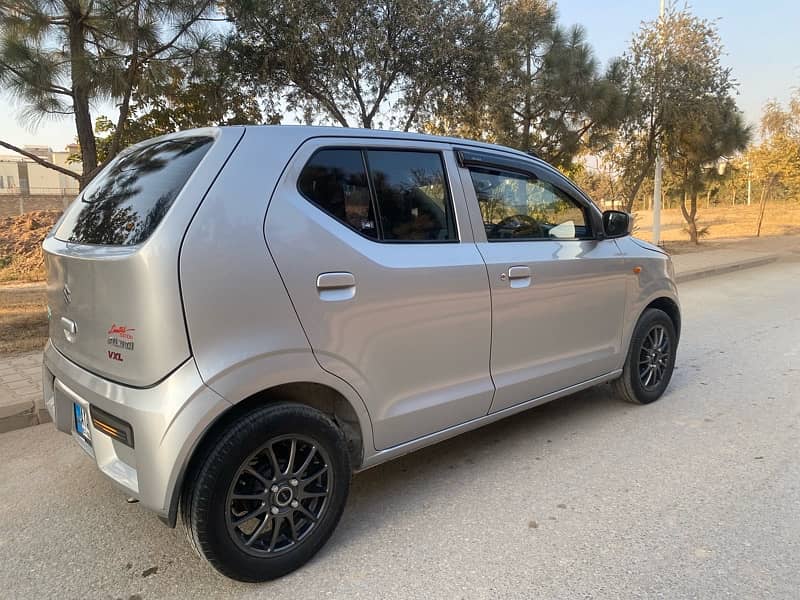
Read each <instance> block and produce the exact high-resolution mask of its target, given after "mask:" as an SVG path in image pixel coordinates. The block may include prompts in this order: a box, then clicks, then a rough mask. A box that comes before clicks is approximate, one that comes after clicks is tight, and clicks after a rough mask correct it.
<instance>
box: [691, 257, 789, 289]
mask: <svg viewBox="0 0 800 600" xmlns="http://www.w3.org/2000/svg"><path fill="white" fill-rule="evenodd" d="M778 258H780V255H778V254H765V255H764V256H758V257H756V258H748V259H745V260H739V261H736V262H731V263H724V264H721V265H713V266H709V267H703V268H700V269H692V270H691V271H686V272H684V273H676V274H675V283H686V282H687V281H693V280H695V279H702V278H704V277H713V276H715V275H722V274H724V273H730V272H732V271H740V270H743V269H752V268H754V267H761V266H763V265H768V264H770V263H773V262H775V261H777V260H778Z"/></svg>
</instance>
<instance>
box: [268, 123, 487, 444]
mask: <svg viewBox="0 0 800 600" xmlns="http://www.w3.org/2000/svg"><path fill="white" fill-rule="evenodd" d="M457 169H458V167H457V165H456V164H455V160H454V157H453V155H452V152H451V151H449V148H448V147H447V146H445V145H442V144H433V143H423V142H420V143H417V144H415V145H414V147H413V148H410V147H409V145H408V142H403V143H399V142H397V141H390V140H379V139H374V138H370V139H357V138H341V139H335V138H321V139H316V140H310V141H309V142H306V144H305V145H303V146H302V147H301V148H300V150H298V152H297V154H296V155H295V157H294V158H293V160H292V162H291V163H290V164H289V166H288V167H287V169H286V171H285V172H284V175H283V176H282V178H281V181H280V182H279V184H278V186H277V188H276V190H275V193H274V194H273V197H272V200H271V202H270V206H269V209H268V211H267V220H266V225H265V233H266V239H267V244H268V246H269V248H270V252H271V253H272V256H273V257H274V259H275V261H276V263H277V265H278V268H279V270H280V273H281V276H282V277H283V280H284V282H285V284H286V287H287V289H288V291H289V294H290V296H291V299H292V302H293V303H294V306H295V308H296V310H297V313H298V315H299V317H300V322H301V323H302V326H303V328H304V330H305V332H306V334H307V336H308V339H309V341H310V343H311V347H312V348H313V350H314V354H315V356H316V358H317V360H318V361H319V363H320V365H321V366H322V367H323V368H324V369H326V370H327V371H329V372H331V373H333V374H335V375H337V376H339V377H341V378H342V379H344V380H345V381H347V382H348V383H349V384H350V385H352V386H353V387H354V388H355V390H356V391H357V392H358V393H359V394H360V395H361V397H362V398H363V399H364V402H365V404H366V405H367V408H368V410H369V413H370V417H371V418H372V423H373V435H374V440H375V446H376V448H377V449H379V450H380V449H384V448H388V447H390V446H394V445H396V444H400V443H402V442H406V441H409V440H412V439H415V438H418V437H421V436H424V435H426V434H430V433H433V432H436V431H439V430H441V429H445V428H447V427H449V426H452V425H457V424H459V423H463V422H465V421H469V420H471V419H475V418H477V417H480V416H483V415H485V414H486V413H487V412H488V410H489V407H490V405H491V401H492V395H493V392H494V387H493V385H492V381H491V377H490V375H489V348H490V340H491V304H490V298H489V283H488V281H487V276H486V267H485V265H484V263H483V259H482V258H481V255H480V253H479V252H478V250H477V248H476V246H475V244H474V243H473V242H474V240H473V234H472V230H471V228H470V223H469V219H468V217H467V209H466V202H465V199H464V196H463V191H462V187H461V185H460V182H459V179H458V176H457V175H455V181H454V182H453V181H451V180H450V177H448V174H454V173H456V172H457Z"/></svg>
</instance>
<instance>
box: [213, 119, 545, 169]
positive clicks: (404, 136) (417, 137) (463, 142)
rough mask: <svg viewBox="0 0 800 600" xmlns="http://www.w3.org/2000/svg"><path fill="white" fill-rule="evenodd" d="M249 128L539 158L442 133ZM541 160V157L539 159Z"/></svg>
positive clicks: (322, 128) (306, 135)
mask: <svg viewBox="0 0 800 600" xmlns="http://www.w3.org/2000/svg"><path fill="white" fill-rule="evenodd" d="M228 127H237V126H236V125H233V126H220V127H219V128H220V129H226V128H228ZM244 127H246V128H247V129H257V130H261V131H264V132H266V131H269V130H274V131H276V132H277V131H283V132H286V133H289V132H291V133H292V134H293V137H294V136H297V137H306V138H314V137H328V136H331V137H333V136H335V137H358V138H375V139H396V140H413V141H424V142H439V143H442V142H444V143H448V144H453V145H457V146H470V147H473V148H482V149H485V150H494V151H500V152H506V153H510V154H514V155H515V156H519V157H520V158H527V159H538V158H539V157H537V156H535V155H534V154H526V153H525V152H522V151H521V150H516V149H514V148H509V147H508V146H501V145H499V144H490V143H488V142H479V141H475V140H470V139H466V138H458V137H447V136H440V135H430V134H427V133H415V132H408V131H390V130H386V129H362V128H358V127H330V126H320V125H245V126H244ZM539 160H541V159H539Z"/></svg>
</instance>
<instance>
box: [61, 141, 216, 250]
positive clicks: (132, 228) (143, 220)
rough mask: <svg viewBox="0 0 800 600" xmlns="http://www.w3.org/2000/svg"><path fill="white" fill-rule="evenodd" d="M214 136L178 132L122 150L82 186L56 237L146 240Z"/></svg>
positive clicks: (120, 243)
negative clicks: (168, 137)
mask: <svg viewBox="0 0 800 600" xmlns="http://www.w3.org/2000/svg"><path fill="white" fill-rule="evenodd" d="M212 142H213V139H212V138H210V137H208V136H191V137H180V138H175V139H168V140H162V141H158V142H153V143H151V144H147V145H144V146H137V147H136V148H134V149H131V150H127V151H125V152H123V153H121V154H120V155H119V156H118V157H117V158H115V159H114V160H113V161H112V162H111V163H110V164H109V165H108V166H107V167H106V168H105V169H103V170H102V171H101V172H100V173H99V174H98V175H97V177H95V178H94V179H93V180H92V181H91V183H90V184H89V185H88V186H86V189H85V190H84V191H83V193H82V194H81V195H80V197H79V198H78V201H77V202H75V203H74V204H73V205H72V206H71V207H70V208H69V210H68V211H67V214H66V215H65V216H64V220H63V221H62V223H61V226H60V227H59V228H58V230H57V231H56V237H57V238H58V239H60V240H62V241H65V242H78V243H81V244H103V245H110V246H131V245H133V244H139V243H141V242H143V241H145V240H146V239H147V238H148V237H150V234H151V233H153V230H154V229H155V228H156V227H157V226H158V224H159V223H160V222H161V219H163V218H164V215H165V214H166V212H167V210H169V207H170V206H171V205H172V202H173V201H174V200H175V197H176V196H177V195H178V193H180V191H181V189H182V188H183V186H184V185H185V184H186V181H187V180H188V179H189V177H190V176H191V174H192V173H193V172H194V170H195V169H196V168H197V165H198V164H199V163H200V161H201V160H202V159H203V156H205V154H206V152H208V149H209V148H210V147H211V144H212Z"/></svg>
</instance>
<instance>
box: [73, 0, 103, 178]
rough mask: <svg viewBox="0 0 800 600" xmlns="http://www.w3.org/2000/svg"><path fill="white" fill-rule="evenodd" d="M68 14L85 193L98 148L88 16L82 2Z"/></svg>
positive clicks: (77, 3)
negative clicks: (92, 105) (87, 40)
mask: <svg viewBox="0 0 800 600" xmlns="http://www.w3.org/2000/svg"><path fill="white" fill-rule="evenodd" d="M68 12H69V50H70V70H71V78H72V104H73V110H74V113H75V129H76V131H77V133H78V144H79V145H80V147H81V162H82V163H83V176H82V177H81V179H80V187H81V189H83V188H84V187H85V186H86V184H87V183H89V180H90V177H89V175H90V174H91V175H93V174H94V171H95V168H96V167H97V146H96V145H95V140H94V127H93V126H92V115H91V112H90V110H89V91H90V81H89V57H88V55H87V54H88V53H87V52H86V47H85V46H84V39H85V37H86V32H85V27H84V18H85V17H86V15H84V14H83V9H82V8H81V4H80V2H73V3H70V4H69V5H68Z"/></svg>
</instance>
